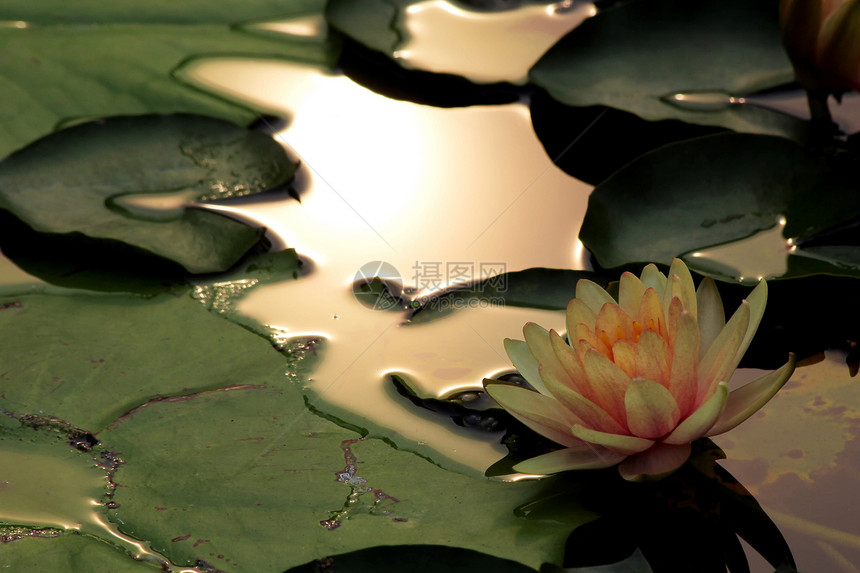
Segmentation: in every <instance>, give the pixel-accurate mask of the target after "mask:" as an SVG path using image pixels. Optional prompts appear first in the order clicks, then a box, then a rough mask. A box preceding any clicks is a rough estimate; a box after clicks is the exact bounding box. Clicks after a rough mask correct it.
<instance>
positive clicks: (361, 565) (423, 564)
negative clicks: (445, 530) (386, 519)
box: [286, 545, 535, 573]
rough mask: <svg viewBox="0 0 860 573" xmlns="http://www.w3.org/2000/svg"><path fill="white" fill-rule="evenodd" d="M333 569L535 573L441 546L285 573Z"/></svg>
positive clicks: (391, 549) (362, 554)
mask: <svg viewBox="0 0 860 573" xmlns="http://www.w3.org/2000/svg"><path fill="white" fill-rule="evenodd" d="M324 566H327V567H336V568H337V569H336V571H337V572H338V573H379V572H380V571H410V572H412V573H439V572H441V571H446V572H449V573H474V572H475V571H493V572H497V573H534V571H535V570H534V569H532V568H531V567H526V566H525V565H521V564H520V563H517V562H516V561H510V560H507V559H499V558H498V557H493V556H492V555H486V554H484V553H478V552H477V551H470V550H468V549H459V548H457V547H445V546H441V545H383V546H381V547H373V548H370V549H363V550H361V551H354V552H352V553H345V554H343V555H333V556H331V557H326V558H325V559H323V560H317V561H314V562H313V563H307V564H305V565H301V566H299V567H293V568H292V569H290V570H289V571H287V572H286V573H316V572H317V571H319V570H320V568H322V567H324Z"/></svg>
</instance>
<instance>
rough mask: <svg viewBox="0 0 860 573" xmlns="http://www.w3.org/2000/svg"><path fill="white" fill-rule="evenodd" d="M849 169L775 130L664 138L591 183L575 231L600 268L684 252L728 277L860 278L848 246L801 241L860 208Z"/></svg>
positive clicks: (706, 269) (703, 268) (692, 263)
mask: <svg viewBox="0 0 860 573" xmlns="http://www.w3.org/2000/svg"><path fill="white" fill-rule="evenodd" d="M849 167H850V165H848V166H845V165H841V164H840V161H839V160H837V159H834V158H830V159H827V158H824V157H819V156H814V155H812V154H810V153H808V152H806V151H804V150H803V149H802V148H801V147H800V146H798V145H796V144H794V143H792V142H790V141H788V140H785V139H782V138H778V137H769V136H761V135H747V134H736V133H726V134H717V135H713V136H708V137H702V138H698V139H694V140H689V141H687V142H680V143H675V144H671V145H667V146H665V147H662V148H660V149H657V150H655V151H653V152H651V153H648V154H646V155H643V156H642V157H640V158H639V159H637V160H636V161H634V162H632V163H630V164H629V165H627V166H626V167H624V168H623V169H621V170H620V171H618V172H617V173H615V174H614V175H613V176H611V177H610V178H609V179H607V180H606V181H605V182H603V183H602V184H600V185H598V186H597V187H596V188H595V190H594V192H593V193H592V195H591V197H590V199H589V203H588V211H587V212H586V215H585V219H584V222H583V225H582V230H581V232H580V238H581V239H582V241H583V243H584V244H585V245H586V247H588V248H589V249H590V250H591V251H592V252H593V253H594V255H595V256H596V257H597V260H598V261H599V262H600V264H601V265H602V266H604V267H617V266H621V265H625V264H629V263H634V262H648V261H651V262H658V263H664V264H669V263H671V260H672V258H674V257H682V258H683V259H684V260H685V261H686V262H687V265H688V266H689V267H690V268H691V269H694V270H696V271H698V272H700V273H702V274H707V275H712V276H715V277H717V278H721V279H724V280H731V281H736V280H739V279H743V278H750V279H752V280H756V278H757V277H761V276H765V277H785V278H787V277H798V276H805V275H810V274H814V273H828V274H833V275H847V276H860V266H858V265H857V258H856V255H853V254H850V253H851V252H852V251H850V250H849V249H842V250H840V249H838V248H834V247H825V248H824V250H825V251H826V252H827V253H828V255H829V258H827V257H824V256H822V255H821V253H820V249H822V247H821V246H816V247H814V248H813V247H810V248H807V247H805V244H806V243H807V242H810V239H811V238H814V237H817V236H818V235H820V234H821V233H823V232H824V231H827V230H828V229H831V228H833V227H836V226H838V225H840V224H843V223H845V222H846V221H850V220H851V219H852V218H854V217H856V216H857V215H860V197H858V195H857V193H856V183H855V182H854V180H853V174H852V173H850V171H849V169H848V168H849ZM824 196H826V197H827V200H826V201H822V200H821V198H822V197H824ZM783 219H784V221H783ZM783 225H784V226H783ZM789 238H790V239H791V243H789V242H788V239H789ZM742 239H743V240H744V242H738V243H736V244H732V245H725V247H717V246H718V245H724V244H726V243H732V242H736V241H740V240H742ZM726 247H731V248H732V250H730V251H725V250H724V249H725V248H726ZM840 253H841V254H842V255H845V254H846V253H849V256H841V255H840Z"/></svg>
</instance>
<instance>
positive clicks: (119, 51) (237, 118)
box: [0, 0, 334, 157]
mask: <svg viewBox="0 0 860 573" xmlns="http://www.w3.org/2000/svg"><path fill="white" fill-rule="evenodd" d="M324 4H325V2H324V0H281V1H276V0H248V1H245V0H235V1H222V2H217V3H213V2H205V1H203V0H192V1H189V2H169V1H167V0H159V1H155V2H146V3H143V4H142V3H140V2H136V1H134V0H119V1H117V2H111V3H110V6H107V5H105V4H104V3H102V2H96V1H94V0H84V1H82V2H75V4H74V5H69V4H68V3H63V2H60V1H58V0H50V1H47V2H38V3H35V4H34V3H32V2H27V1H26V0H11V1H9V2H4V3H3V5H2V6H0V38H2V40H0V43H2V44H3V46H4V58H3V59H2V61H0V92H2V93H3V94H4V95H3V107H2V109H0V157H3V156H5V155H7V154H9V153H10V152H12V151H14V150H15V149H19V148H21V147H23V146H24V145H26V144H28V143H30V142H31V141H34V140H36V139H38V138H40V137H43V136H44V135H45V134H47V133H50V132H51V131H53V130H54V129H55V128H56V126H57V125H58V124H60V123H61V122H64V121H67V120H69V119H75V118H91V117H96V116H99V117H100V116H106V115H129V114H144V113H202V114H207V115H211V116H216V117H220V118H223V119H228V120H231V121H234V122H236V123H241V124H247V123H249V122H251V121H253V120H254V119H255V117H256V115H255V114H254V113H253V112H251V111H250V110H248V109H246V108H242V107H240V106H237V105H234V104H232V103H228V102H225V101H223V100H221V99H218V98H215V97H212V96H211V95H208V94H204V93H201V92H199V91H197V90H194V89H190V88H189V87H187V86H185V85H182V84H181V83H179V82H176V81H175V80H174V79H173V78H172V77H171V71H172V70H173V69H174V68H175V67H177V66H178V65H179V64H181V63H182V62H183V61H185V60H186V59H188V58H189V57H192V56H195V55H203V54H206V55H213V54H224V53H230V54H248V55H251V54H256V55H264V54H267V55H273V56H281V57H288V58H294V59H298V60H301V61H308V62H312V63H319V64H329V63H330V62H331V61H332V60H333V57H334V49H333V48H331V47H330V45H329V44H327V43H325V42H319V41H316V42H314V41H308V39H306V38H289V37H287V36H283V35H282V37H281V38H277V39H275V38H273V37H271V36H264V35H259V34H251V33H246V31H244V30H243V29H241V28H239V27H236V26H235V24H240V23H243V22H249V21H259V20H272V19H286V18H289V17H292V16H298V15H305V14H307V13H309V12H316V13H321V12H322V8H323V5H324ZM94 54H100V56H99V57H98V58H94V56H93V55H94Z"/></svg>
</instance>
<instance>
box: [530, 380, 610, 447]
mask: <svg viewBox="0 0 860 573" xmlns="http://www.w3.org/2000/svg"><path fill="white" fill-rule="evenodd" d="M541 376H542V377H543V379H544V381H545V382H546V385H547V389H548V390H549V391H550V392H551V393H552V395H553V396H554V397H555V398H556V399H557V400H558V401H559V402H561V404H562V405H563V406H564V407H565V408H567V409H568V410H569V411H570V412H572V413H573V414H574V415H575V416H576V417H577V418H579V420H580V423H581V424H582V425H584V426H585V427H587V428H594V429H595V430H600V431H602V432H613V433H615V432H625V431H626V430H625V428H624V427H622V426H621V424H619V423H618V422H617V421H615V419H613V418H612V416H610V415H609V414H608V413H607V412H606V411H605V410H604V409H603V408H601V407H600V406H598V405H597V404H595V403H594V402H592V401H591V400H589V399H588V398H586V397H584V396H583V395H582V394H580V393H579V392H576V391H574V390H573V389H571V388H569V387H567V386H565V385H564V384H562V383H561V382H559V381H558V380H555V379H554V378H553V375H552V374H550V373H549V372H546V371H544V370H543V367H541Z"/></svg>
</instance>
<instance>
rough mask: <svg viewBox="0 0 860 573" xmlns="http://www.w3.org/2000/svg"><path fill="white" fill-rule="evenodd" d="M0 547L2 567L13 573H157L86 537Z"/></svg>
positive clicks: (29, 540) (24, 541)
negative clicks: (26, 572) (101, 572)
mask: <svg viewBox="0 0 860 573" xmlns="http://www.w3.org/2000/svg"><path fill="white" fill-rule="evenodd" d="M0 543H2V542H0ZM0 547H2V551H0V567H3V568H9V569H7V570H11V571H110V573H152V572H153V571H156V570H157V569H155V568H154V567H153V566H152V564H151V563H146V562H143V561H135V560H134V559H131V558H130V557H129V556H128V555H126V554H125V553H123V552H122V551H121V550H119V549H117V548H115V547H111V546H110V545H108V544H107V543H105V542H104V541H101V540H99V539H94V538H92V537H86V536H83V535H76V534H71V535H58V536H57V537H47V538H39V537H26V538H22V539H18V540H17V541H12V542H10V543H8V544H4V545H0Z"/></svg>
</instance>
